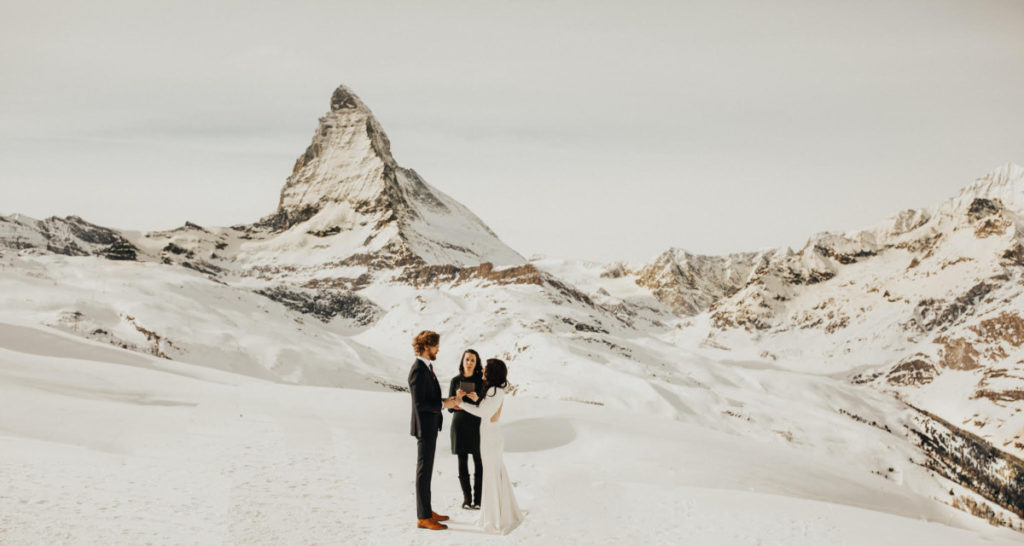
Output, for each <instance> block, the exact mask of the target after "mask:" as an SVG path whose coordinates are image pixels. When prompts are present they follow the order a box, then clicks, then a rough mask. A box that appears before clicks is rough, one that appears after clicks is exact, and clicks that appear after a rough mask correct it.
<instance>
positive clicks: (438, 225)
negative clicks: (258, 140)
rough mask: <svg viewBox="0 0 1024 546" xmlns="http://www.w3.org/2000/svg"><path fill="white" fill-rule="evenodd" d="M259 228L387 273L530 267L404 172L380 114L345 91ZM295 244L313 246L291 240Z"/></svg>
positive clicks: (337, 94) (335, 97)
mask: <svg viewBox="0 0 1024 546" xmlns="http://www.w3.org/2000/svg"><path fill="white" fill-rule="evenodd" d="M260 225H261V226H264V227H270V228H272V230H273V231H274V232H289V233H290V234H292V235H295V236H300V235H301V236H306V235H308V236H313V237H314V238H315V239H317V241H316V242H315V244H313V243H310V244H308V245H307V246H315V247H318V248H323V249H325V251H326V252H327V254H328V255H329V257H330V259H332V260H339V259H343V258H345V257H347V256H360V258H359V260H360V261H363V262H373V263H376V264H378V265H379V266H380V267H383V268H388V267H392V266H396V265H440V264H451V265H477V264H481V263H485V262H490V263H493V264H495V265H507V264H522V263H524V262H525V259H523V257H522V256H520V255H519V254H518V253H517V252H515V251H514V250H512V249H511V248H509V247H508V246H506V245H505V244H504V243H503V242H501V241H500V240H499V239H498V237H497V236H496V235H495V234H494V232H492V231H491V229H490V228H488V227H487V225H486V224H484V223H483V222H482V221H481V220H480V219H479V218H478V217H477V216H476V215H474V214H473V213H472V212H470V211H469V210H468V209H467V208H466V207H465V206H463V205H462V204H460V203H459V202H458V201H456V200H455V199H453V198H451V197H449V196H448V195H445V194H444V193H443V192H441V191H440V190H438V189H437V188H434V187H432V186H430V185H429V184H427V183H426V182H425V181H424V180H423V179H422V178H421V177H420V176H419V174H417V173H416V172H415V171H413V170H412V169H407V168H404V167H401V166H400V165H399V164H398V163H397V162H396V161H395V159H394V157H392V155H391V143H390V141H389V140H388V137H387V135H386V134H385V133H384V129H383V128H382V127H381V125H380V123H378V121H377V119H376V118H375V117H374V115H373V112H372V111H371V110H370V108H369V107H368V106H366V104H365V103H364V102H363V101H362V100H361V99H360V98H359V97H358V96H357V95H356V94H355V93H354V92H353V91H352V90H351V89H349V88H348V87H346V86H344V85H341V86H339V87H338V88H337V89H335V90H334V92H333V93H332V94H331V100H330V110H329V111H328V112H327V113H326V114H324V115H323V117H321V118H320V120H319V123H318V124H317V128H316V131H315V133H314V134H313V139H312V141H311V142H310V144H309V146H308V147H307V148H306V151H305V152H304V153H303V154H302V155H300V156H299V158H298V159H297V160H296V161H295V166H294V168H293V169H292V173H291V175H290V176H289V177H288V179H287V180H286V181H285V184H284V187H283V188H282V190H281V198H280V202H279V203H278V208H277V211H276V212H275V213H274V214H272V215H270V216H268V217H266V218H264V219H263V220H261V221H260ZM296 244H300V245H305V244H306V243H302V242H299V241H293V240H291V239H289V243H288V246H290V247H294V246H295V245H296ZM369 256H378V257H382V256H386V258H384V259H379V260H372V259H370V258H368V257H369ZM326 257H327V256H325V258H326ZM303 260H306V258H303Z"/></svg>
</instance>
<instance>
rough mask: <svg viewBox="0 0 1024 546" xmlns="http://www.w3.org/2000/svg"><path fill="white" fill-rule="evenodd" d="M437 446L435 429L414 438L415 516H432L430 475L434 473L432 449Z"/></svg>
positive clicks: (423, 517) (422, 517) (425, 431)
mask: <svg viewBox="0 0 1024 546" xmlns="http://www.w3.org/2000/svg"><path fill="white" fill-rule="evenodd" d="M436 447H437V430H436V429H435V430H424V431H423V435H422V436H420V437H419V438H417V439H416V517H417V518H419V519H427V518H429V517H431V516H433V515H434V514H433V512H432V511H431V509H430V477H431V476H432V475H433V474H434V450H435V448H436Z"/></svg>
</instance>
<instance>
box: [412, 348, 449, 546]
mask: <svg viewBox="0 0 1024 546" xmlns="http://www.w3.org/2000/svg"><path fill="white" fill-rule="evenodd" d="M440 344H441V336H440V335H439V334H438V333H437V332H431V331H430V330H424V331H422V332H420V333H419V334H417V335H416V337H415V338H414V339H413V340H412V347H413V350H415V351H416V362H413V364H412V369H411V370H409V394H411V395H412V425H411V426H410V430H409V432H410V434H412V435H413V436H415V437H416V438H417V441H416V451H417V460H416V518H417V522H416V527H418V528H420V529H432V530H434V531H440V530H443V529H447V528H448V526H447V525H444V524H442V523H440V522H442V521H445V520H447V519H448V516H442V515H440V514H438V513H437V512H434V511H433V510H431V509H430V477H431V474H433V472H434V448H435V447H437V432H438V431H439V430H441V419H442V417H441V416H442V414H441V410H442V409H450V408H456V409H458V407H459V406H458V401H457V400H456V399H455V397H454V396H453V397H450V398H446V399H444V400H442V399H441V385H440V384H439V383H438V382H437V376H436V375H434V360H435V359H436V358H437V351H438V350H439V349H440V347H439V346H440Z"/></svg>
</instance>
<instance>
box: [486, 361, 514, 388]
mask: <svg viewBox="0 0 1024 546" xmlns="http://www.w3.org/2000/svg"><path fill="white" fill-rule="evenodd" d="M484 386H485V387H486V389H484V396H486V395H487V392H490V390H491V387H495V388H499V389H504V388H505V387H507V386H508V368H507V367H506V366H505V362H504V361H502V360H498V359H497V358H488V359H487V379H484Z"/></svg>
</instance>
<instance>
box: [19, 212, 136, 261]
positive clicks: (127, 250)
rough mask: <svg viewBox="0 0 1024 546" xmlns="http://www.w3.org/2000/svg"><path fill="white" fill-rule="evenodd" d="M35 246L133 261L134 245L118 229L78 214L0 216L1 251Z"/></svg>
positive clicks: (67, 252) (57, 252) (50, 250)
mask: <svg viewBox="0 0 1024 546" xmlns="http://www.w3.org/2000/svg"><path fill="white" fill-rule="evenodd" d="M4 248H6V249H12V250H21V249H28V248H35V249H40V250H45V251H46V252H52V253H54V254H64V255H66V256H102V257H104V258H108V259H111V260H134V259H135V258H136V254H137V250H138V249H137V248H136V247H135V245H133V244H132V243H131V242H129V241H128V240H127V239H126V238H125V237H124V236H122V235H121V234H120V233H119V232H117V231H115V230H113V229H109V228H105V227H102V226H98V225H96V224H91V223H89V222H86V221H85V220H83V219H81V218H80V217H78V216H67V217H65V218H58V217H56V216H51V217H49V218H47V219H45V220H36V219H34V218H29V217H28V216H24V215H21V214H15V215H12V216H0V250H2V249H4Z"/></svg>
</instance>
